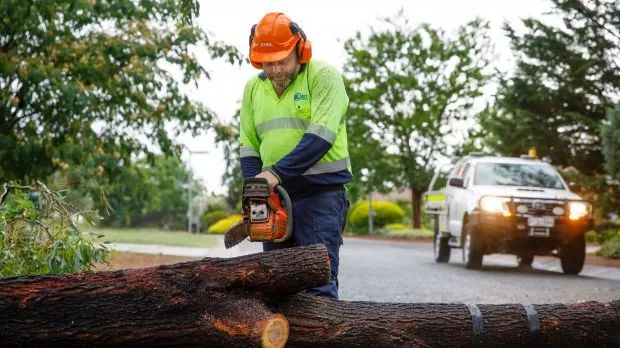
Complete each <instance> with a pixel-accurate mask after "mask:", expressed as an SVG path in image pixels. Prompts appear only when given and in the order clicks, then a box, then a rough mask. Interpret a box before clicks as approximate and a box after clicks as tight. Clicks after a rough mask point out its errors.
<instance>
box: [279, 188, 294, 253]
mask: <svg viewBox="0 0 620 348" xmlns="http://www.w3.org/2000/svg"><path fill="white" fill-rule="evenodd" d="M274 190H275V191H276V192H277V193H278V194H279V195H280V197H281V199H282V203H283V204H282V205H284V209H286V217H287V218H286V234H285V235H284V237H282V238H279V239H275V240H274V242H283V241H285V240H288V239H289V238H291V236H292V235H293V204H292V203H291V197H289V195H288V192H286V190H285V189H284V187H282V186H280V185H278V186H276V187H274Z"/></svg>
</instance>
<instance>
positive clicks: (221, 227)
mask: <svg viewBox="0 0 620 348" xmlns="http://www.w3.org/2000/svg"><path fill="white" fill-rule="evenodd" d="M241 218H242V217H241V215H239V214H236V215H230V216H228V217H226V218H224V219H221V220H219V221H218V222H216V223H214V224H213V225H211V226H209V229H208V230H207V232H208V233H213V234H224V233H226V231H228V229H229V228H231V227H232V225H234V224H236V223H237V222H238V221H239V220H241Z"/></svg>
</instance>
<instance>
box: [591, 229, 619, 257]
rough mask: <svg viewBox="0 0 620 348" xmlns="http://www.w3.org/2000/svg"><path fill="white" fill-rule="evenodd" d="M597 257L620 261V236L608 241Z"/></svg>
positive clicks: (597, 253)
mask: <svg viewBox="0 0 620 348" xmlns="http://www.w3.org/2000/svg"><path fill="white" fill-rule="evenodd" d="M596 255H598V256H603V257H608V258H610V259H620V235H617V236H615V237H614V238H612V239H610V240H608V241H606V242H605V243H603V245H602V246H601V249H599V251H597V252H596Z"/></svg>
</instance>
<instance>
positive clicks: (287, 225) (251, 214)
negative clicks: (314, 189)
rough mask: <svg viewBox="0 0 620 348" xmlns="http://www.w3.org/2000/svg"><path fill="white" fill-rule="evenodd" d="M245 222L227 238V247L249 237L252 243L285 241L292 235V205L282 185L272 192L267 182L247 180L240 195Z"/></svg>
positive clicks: (237, 224) (234, 227)
mask: <svg viewBox="0 0 620 348" xmlns="http://www.w3.org/2000/svg"><path fill="white" fill-rule="evenodd" d="M241 207H242V210H243V212H242V219H241V221H239V222H237V223H236V224H235V225H233V226H232V227H231V228H230V229H229V230H228V231H227V232H226V235H225V237H224V245H225V246H226V248H227V249H228V248H230V247H233V246H235V245H237V244H239V243H241V242H242V241H243V240H244V239H245V238H247V237H250V241H252V242H274V243H279V242H284V241H286V240H288V239H289V238H291V235H292V234H293V206H292V204H291V199H290V198H289V196H288V193H287V192H286V190H285V189H284V188H283V187H282V186H279V185H278V186H276V187H275V189H274V190H273V191H271V192H270V191H269V185H268V183H267V179H264V178H246V179H244V180H243V193H242V194H241Z"/></svg>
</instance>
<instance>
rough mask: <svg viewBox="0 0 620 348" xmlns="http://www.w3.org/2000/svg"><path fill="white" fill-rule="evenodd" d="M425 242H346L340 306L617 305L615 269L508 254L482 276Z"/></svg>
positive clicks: (488, 259)
mask: <svg viewBox="0 0 620 348" xmlns="http://www.w3.org/2000/svg"><path fill="white" fill-rule="evenodd" d="M218 240H219V243H220V244H221V245H220V246H218V247H216V248H210V249H205V248H184V247H166V246H156V245H151V246H149V245H136V244H116V245H112V248H113V249H117V250H121V251H135V252H144V253H157V254H159V253H162V254H168V255H179V256H193V257H235V256H239V255H244V254H250V253H255V252H259V251H261V250H262V247H261V244H260V243H251V242H248V241H244V242H242V243H241V244H239V245H237V246H235V247H233V248H232V249H225V248H224V243H223V238H221V236H218ZM432 249H433V248H432V244H430V243H428V242H418V243H411V242H395V241H376V240H368V239H358V238H345V243H344V245H343V246H342V248H341V249H340V276H339V281H340V290H339V294H340V299H342V300H351V301H377V302H444V303H445V302H464V303H477V304H480V303H496V304H497V303H557V302H560V303H572V302H582V301H603V302H608V301H610V300H612V299H614V300H620V269H619V268H611V267H602V266H590V265H586V266H585V267H584V270H583V271H582V272H581V273H580V274H579V275H564V274H563V273H562V271H561V268H560V261H559V259H557V258H552V257H543V258H541V257H536V258H535V259H534V264H533V268H530V269H520V268H517V261H516V258H515V256H512V255H490V256H485V257H484V263H483V266H482V269H481V270H468V269H465V267H464V266H463V263H462V261H461V258H462V253H461V250H460V249H452V257H451V258H450V263H447V264H439V263H435V261H434V260H433V250H432Z"/></svg>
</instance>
